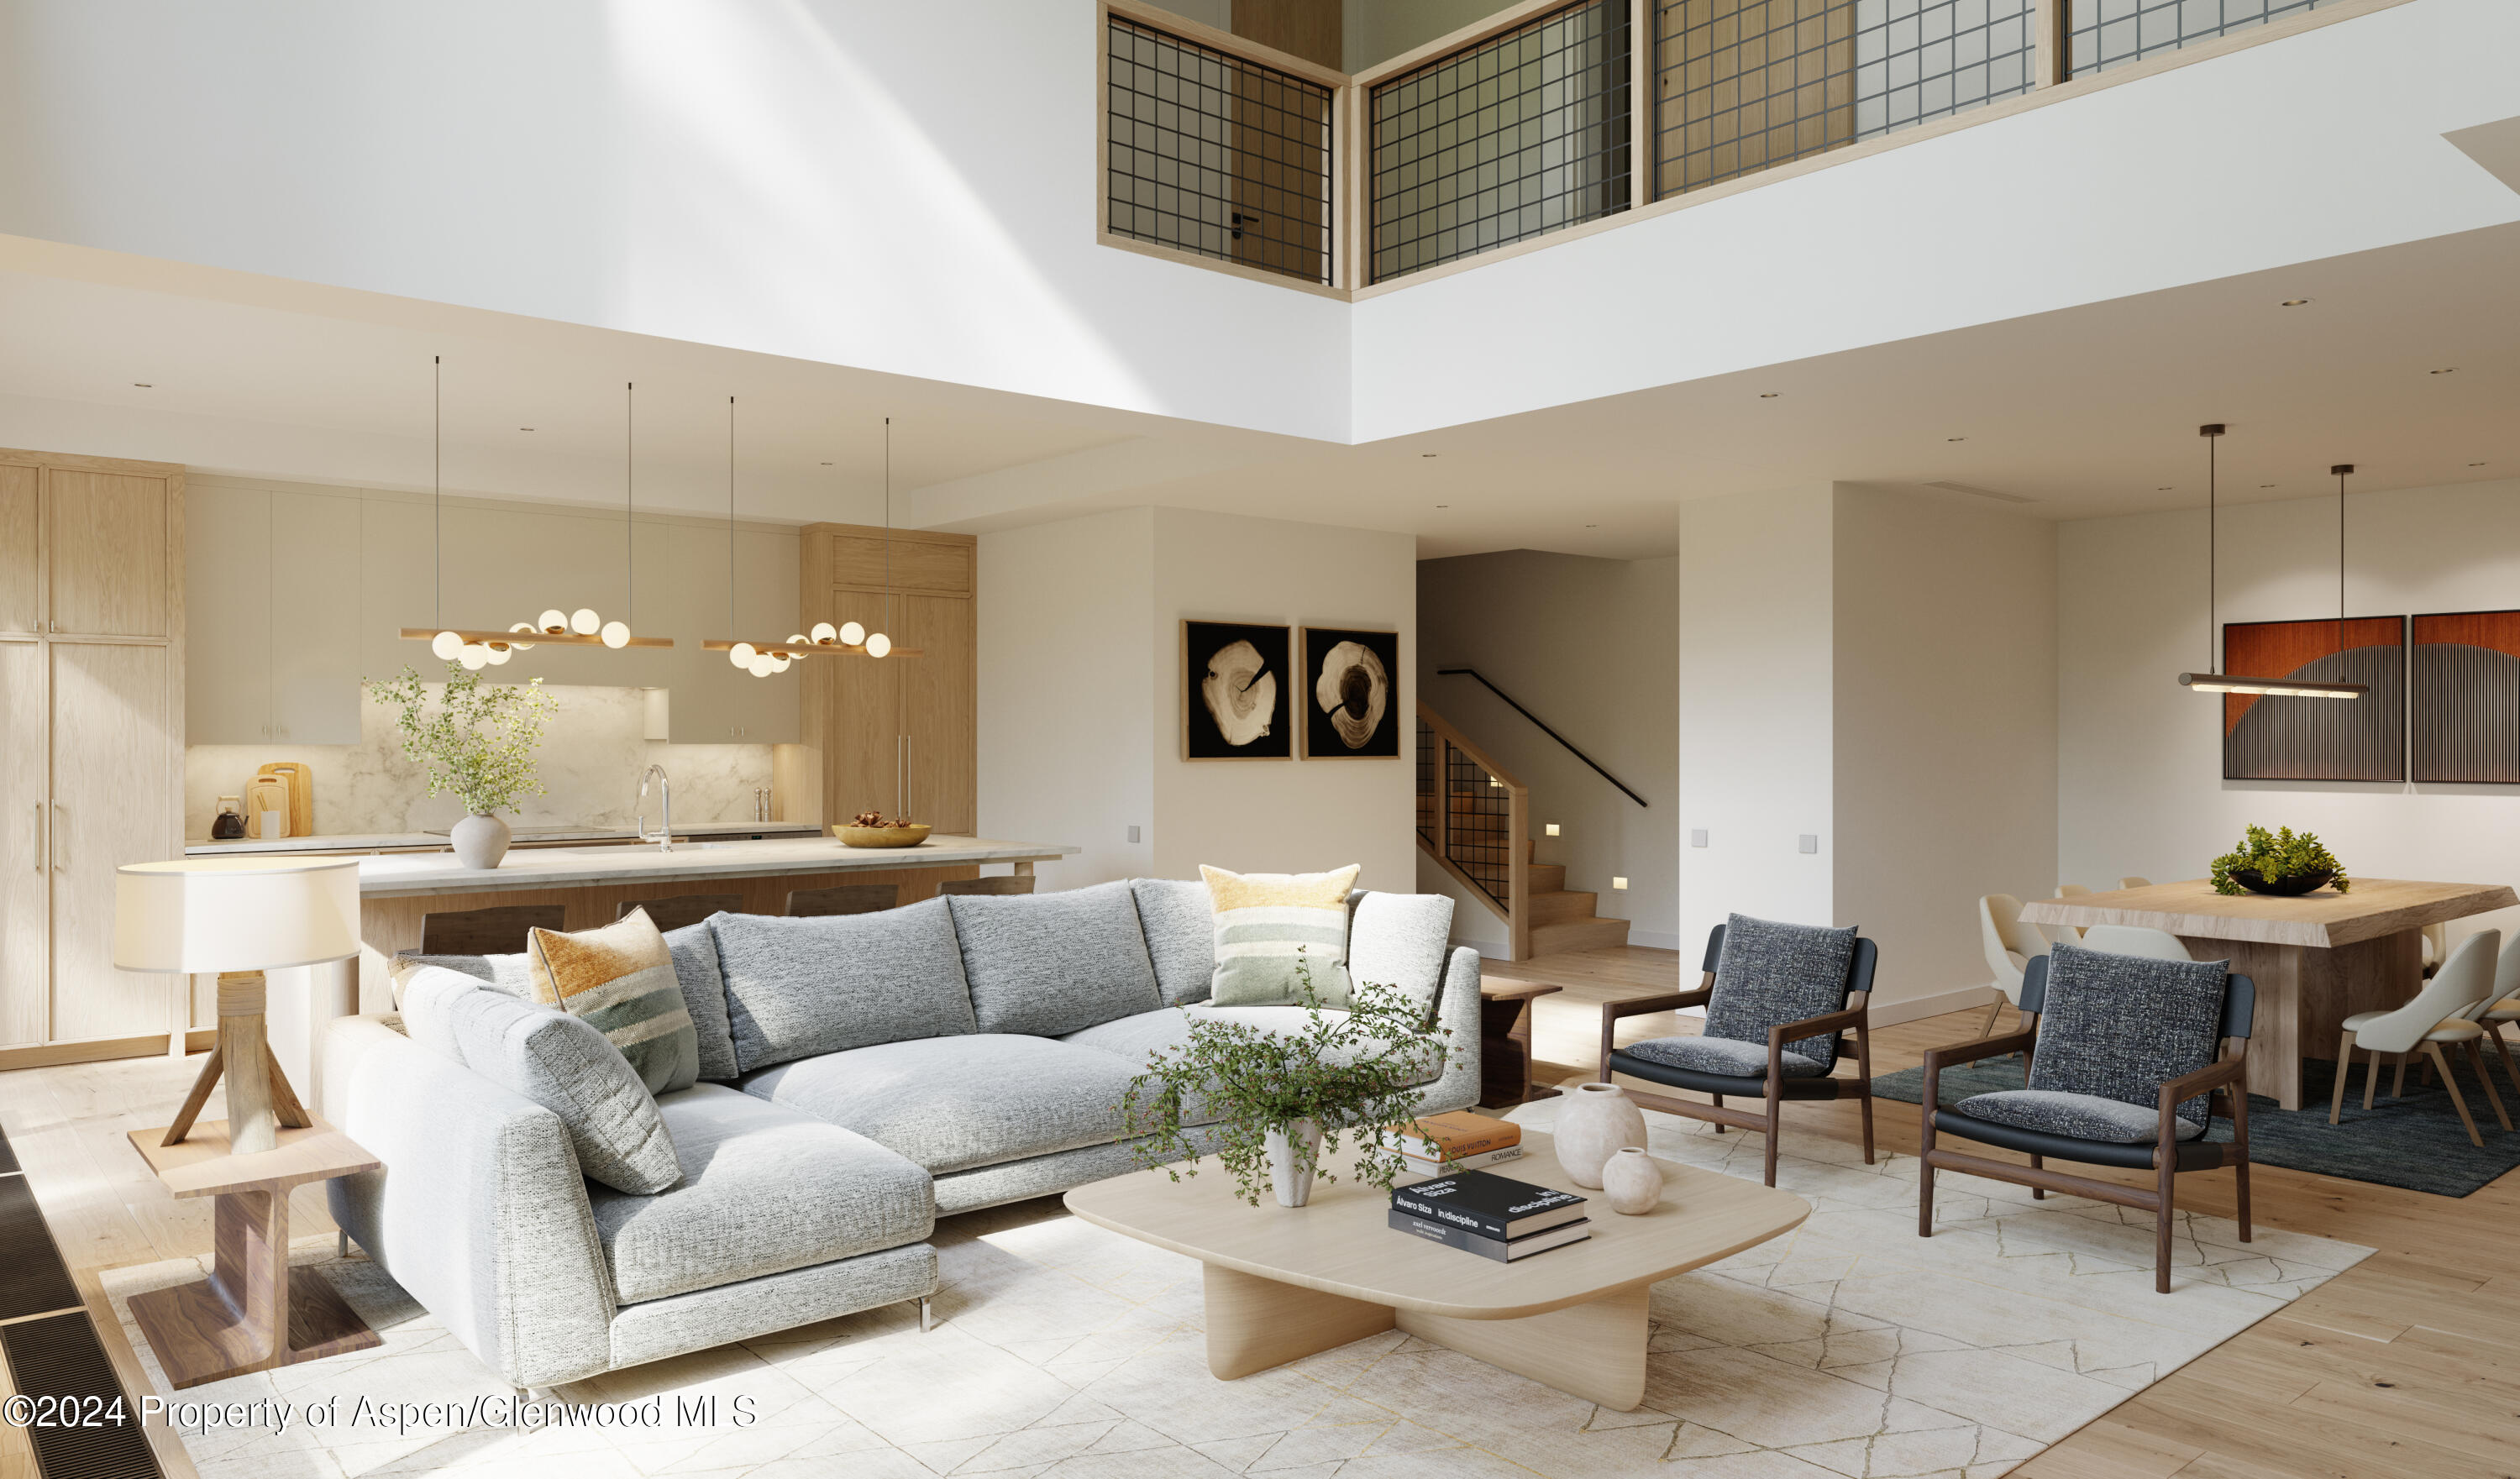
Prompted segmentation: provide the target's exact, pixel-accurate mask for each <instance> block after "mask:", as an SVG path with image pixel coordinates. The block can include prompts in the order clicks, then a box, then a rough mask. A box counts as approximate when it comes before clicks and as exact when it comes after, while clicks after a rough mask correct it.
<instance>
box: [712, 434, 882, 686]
mask: <svg viewBox="0 0 2520 1479" xmlns="http://www.w3.org/2000/svg"><path fill="white" fill-rule="evenodd" d="M886 425H887V426H888V425H890V423H886ZM887 466H888V463H887ZM887 507H888V505H887ZM726 624H727V625H728V626H729V627H732V626H734V625H735V397H734V396H732V395H730V396H728V397H727V398H726ZM700 650H703V651H709V652H724V653H726V660H727V661H729V662H731V663H734V664H735V665H736V666H737V667H740V668H742V669H743V670H744V671H745V672H747V673H750V674H751V675H752V676H753V677H755V678H767V677H769V676H770V675H772V674H773V673H784V672H786V671H787V667H788V664H790V663H792V662H794V661H795V660H796V659H797V658H799V657H810V656H813V655H815V654H817V653H832V654H834V655H836V654H838V653H842V652H851V653H855V654H856V655H858V656H861V657H866V656H875V657H880V656H882V655H883V653H882V652H870V651H869V650H867V634H866V628H864V627H862V626H860V625H858V624H857V623H856V622H854V621H852V622H850V623H848V624H847V625H846V626H840V627H834V626H832V624H831V623H830V622H828V621H818V622H815V623H814V630H813V633H812V635H810V636H808V635H807V634H805V633H803V632H796V633H791V634H790V635H789V636H788V638H787V641H785V642H738V641H735V640H733V639H731V638H712V639H710V640H709V641H707V642H703V643H701V644H700ZM900 652H901V655H903V656H905V657H915V656H918V655H920V654H919V653H917V652H914V651H912V650H909V649H908V648H903V649H901V650H900Z"/></svg>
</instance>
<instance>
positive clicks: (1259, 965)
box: [1198, 863, 1360, 1011]
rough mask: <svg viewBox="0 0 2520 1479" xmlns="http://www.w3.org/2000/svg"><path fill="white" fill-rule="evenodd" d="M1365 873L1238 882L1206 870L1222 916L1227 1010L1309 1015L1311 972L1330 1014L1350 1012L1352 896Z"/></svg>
mask: <svg viewBox="0 0 2520 1479" xmlns="http://www.w3.org/2000/svg"><path fill="white" fill-rule="evenodd" d="M1359 868H1360V865H1358V864H1353V863H1351V864H1349V865H1348V866H1347V867H1345V868H1342V869H1340V870H1338V871H1337V872H1336V873H1322V874H1232V873H1227V872H1226V871H1225V870H1224V869H1222V868H1210V867H1208V866H1207V865H1205V864H1203V863H1202V864H1200V865H1199V870H1198V873H1199V876H1200V877H1202V878H1205V879H1206V880H1207V896H1208V903H1209V904H1210V906H1212V907H1213V908H1214V909H1215V911H1216V979H1215V983H1214V987H1213V1001H1214V1005H1216V1006H1219V1007H1301V1006H1305V1005H1307V1003H1306V1002H1305V999H1304V979H1303V975H1301V974H1298V972H1297V969H1296V967H1297V964H1299V963H1300V964H1301V965H1302V967H1303V971H1304V972H1305V973H1307V974H1309V975H1310V976H1311V978H1312V997H1313V1000H1314V1001H1315V1002H1318V1003H1319V1004H1320V1005H1322V1006H1324V1007H1334V1008H1338V1009H1340V1010H1342V1011H1344V1010H1346V1009H1347V1008H1348V1001H1349V990H1348V977H1347V895H1348V890H1349V889H1351V888H1354V887H1355V886H1356V875H1357V873H1358V871H1359Z"/></svg>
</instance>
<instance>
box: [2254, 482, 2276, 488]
mask: <svg viewBox="0 0 2520 1479" xmlns="http://www.w3.org/2000/svg"><path fill="white" fill-rule="evenodd" d="M2258 486H2259V487H2261V488H2272V487H2273V486H2274V484H2273V483H2260V484H2258Z"/></svg>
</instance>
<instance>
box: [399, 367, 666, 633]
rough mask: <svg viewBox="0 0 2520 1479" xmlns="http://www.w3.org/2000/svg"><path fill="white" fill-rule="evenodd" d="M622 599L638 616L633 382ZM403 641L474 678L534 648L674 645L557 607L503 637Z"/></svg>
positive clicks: (433, 481)
mask: <svg viewBox="0 0 2520 1479" xmlns="http://www.w3.org/2000/svg"><path fill="white" fill-rule="evenodd" d="M431 363H432V365H435V364H436V363H437V362H436V361H432V362H431ZM438 374H439V372H438V371H437V370H435V369H432V370H431V372H430V375H431V393H432V397H433V402H432V410H431V417H432V420H431V426H430V430H429V458H430V461H429V470H430V471H429V489H430V492H429V499H430V517H431V519H432V522H433V523H434V524H435V525H437V526H438V530H439V532H438V533H437V535H436V540H437V543H438V545H439V546H440V547H441V550H442V547H443V545H444V543H445V534H444V532H443V525H444V522H445V520H444V516H443V515H441V514H439V513H438V512H437V510H438V506H439V505H440V504H441V503H442V502H443V501H444V492H445V490H444V485H443V477H442V469H443V466H444V452H443V446H444V427H445V420H446V418H445V401H444V397H443V395H442V394H439V393H438V392H437V380H436V378H437V376H438ZM622 395H623V401H622V431H621V450H622V467H621V531H622V532H621V548H622V582H623V586H622V594H623V595H624V597H625V598H627V599H628V600H629V602H630V603H631V606H630V610H631V614H633V615H636V614H638V606H637V604H636V603H637V599H638V570H637V564H636V557H637V554H638V547H637V545H636V543H635V542H634V541H635V540H636V538H637V533H636V530H637V524H636V522H635V517H636V515H637V513H638V499H637V493H638V484H637V480H636V478H637V471H636V465H635V459H636V453H637V449H638V444H637V442H636V441H635V440H634V439H633V432H634V427H633V421H634V418H635V414H636V412H637V410H638V399H637V396H638V384H637V382H636V381H624V382H623V384H622ZM438 566H439V568H440V570H441V571H442V570H443V567H444V559H443V556H442V554H441V556H440V558H439V560H438ZM438 584H439V586H440V587H441V588H442V587H443V585H444V577H443V575H442V574H441V575H440V576H439V578H438ZM438 604H439V605H440V607H441V610H440V615H441V616H442V615H443V609H442V608H443V606H444V604H445V597H444V594H443V591H442V589H441V591H440V594H439V596H438ZM402 637H403V640H404V641H406V642H426V643H427V644H428V645H429V650H430V651H433V652H435V653H436V654H437V655H438V656H440V657H443V658H445V659H446V660H447V661H449V662H460V663H462V664H463V665H464V666H465V667H466V668H467V669H469V670H471V671H474V672H478V671H479V670H481V669H482V668H484V667H494V666H497V665H498V664H501V663H504V662H506V661H507V660H508V659H510V658H511V657H514V656H515V655H516V654H517V653H518V652H530V651H532V650H534V647H535V645H536V644H537V643H545V642H551V643H559V644H562V645H563V646H568V647H606V648H616V649H617V648H669V647H672V646H673V645H674V639H672V638H671V637H634V636H632V635H631V634H630V624H629V623H628V622H626V621H606V620H605V619H604V618H603V617H602V616H600V615H598V614H596V611H595V608H594V607H592V606H580V607H579V608H578V609H577V610H575V611H573V612H571V611H562V610H561V609H559V608H558V607H554V608H552V609H551V610H548V611H545V612H543V613H542V615H540V616H539V617H536V618H535V619H534V620H532V621H519V622H517V624H515V625H514V626H511V627H509V628H508V629H507V630H506V631H504V632H493V631H486V630H485V631H471V630H467V629H464V628H461V627H446V626H443V625H440V626H427V627H404V628H403V629H402ZM526 637H531V638H532V639H533V641H532V642H526V641H523V640H522V639H523V638H526Z"/></svg>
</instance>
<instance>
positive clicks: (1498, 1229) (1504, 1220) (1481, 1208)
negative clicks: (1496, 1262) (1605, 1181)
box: [1391, 1171, 1584, 1242]
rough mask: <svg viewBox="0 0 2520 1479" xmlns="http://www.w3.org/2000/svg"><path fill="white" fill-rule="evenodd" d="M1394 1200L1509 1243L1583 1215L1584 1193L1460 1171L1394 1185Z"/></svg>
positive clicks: (1431, 1218)
mask: <svg viewBox="0 0 2520 1479" xmlns="http://www.w3.org/2000/svg"><path fill="white" fill-rule="evenodd" d="M1391 1205H1392V1207H1393V1208H1394V1209H1395V1210H1398V1211H1402V1212H1406V1213H1408V1214H1409V1215H1410V1216H1412V1217H1418V1218H1423V1219H1424V1220H1426V1221H1428V1222H1431V1223H1435V1224H1438V1225H1440V1226H1443V1227H1447V1228H1459V1229H1461V1230H1462V1231H1463V1232H1464V1233H1473V1234H1475V1235H1477V1236H1480V1237H1493V1238H1497V1239H1499V1240H1501V1241H1505V1242H1511V1241H1512V1240H1514V1239H1515V1238H1518V1237H1522V1236H1525V1235H1527V1234H1529V1233H1538V1232H1542V1231H1544V1230H1546V1229H1549V1228H1554V1227H1557V1226H1558V1225H1559V1224H1561V1223H1571V1222H1579V1221H1581V1220H1583V1217H1584V1198H1582V1197H1580V1196H1577V1195H1576V1194H1575V1193H1574V1192H1572V1191H1556V1190H1552V1189H1551V1188H1547V1187H1535V1186H1533V1185H1532V1184H1531V1183H1529V1182H1519V1181H1515V1180H1513V1179H1512V1178H1511V1177H1506V1176H1498V1175H1496V1174H1494V1173H1493V1172H1488V1171H1459V1172H1455V1173H1454V1174H1453V1175H1451V1176H1446V1177H1439V1178H1438V1179H1436V1180H1434V1181H1426V1182H1419V1183H1418V1184H1417V1185H1415V1186H1410V1187H1397V1188H1393V1189H1392V1192H1391Z"/></svg>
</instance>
